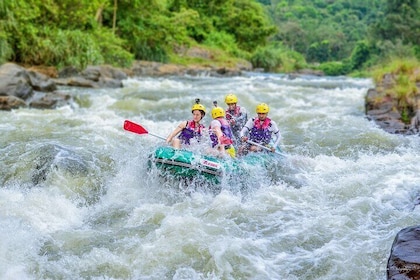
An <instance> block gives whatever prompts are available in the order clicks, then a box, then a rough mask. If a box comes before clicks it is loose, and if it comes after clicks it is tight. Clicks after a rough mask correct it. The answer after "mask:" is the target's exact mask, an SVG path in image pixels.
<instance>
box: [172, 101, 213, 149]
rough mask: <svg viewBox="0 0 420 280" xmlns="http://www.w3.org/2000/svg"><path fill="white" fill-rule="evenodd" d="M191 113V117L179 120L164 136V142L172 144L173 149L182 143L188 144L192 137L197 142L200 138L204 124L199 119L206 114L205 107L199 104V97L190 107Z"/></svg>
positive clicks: (178, 147) (179, 146)
mask: <svg viewBox="0 0 420 280" xmlns="http://www.w3.org/2000/svg"><path fill="white" fill-rule="evenodd" d="M191 113H192V115H193V119H192V120H189V121H183V122H181V123H180V124H179V125H178V126H177V127H176V128H175V130H174V131H172V133H171V134H169V136H168V137H167V138H166V143H168V144H172V147H174V148H175V149H180V148H181V145H182V144H183V145H190V144H191V140H193V139H194V140H196V141H197V142H200V140H201V135H202V132H203V131H204V130H205V126H204V125H203V124H201V123H200V121H201V120H202V119H203V117H204V116H205V115H206V108H205V107H204V106H203V105H202V104H200V99H198V98H197V99H196V100H195V104H194V105H193V106H192V108H191ZM175 136H177V137H175Z"/></svg>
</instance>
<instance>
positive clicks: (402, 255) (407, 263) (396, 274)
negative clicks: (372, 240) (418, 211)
mask: <svg viewBox="0 0 420 280" xmlns="http://www.w3.org/2000/svg"><path fill="white" fill-rule="evenodd" d="M387 279H388V280H414V279H416V280H418V279H420V226H412V227H408V228H404V229H402V230H401V231H400V232H399V233H398V234H397V236H396V237H395V240H394V243H393V244H392V248H391V255H390V256H389V259H388V266H387Z"/></svg>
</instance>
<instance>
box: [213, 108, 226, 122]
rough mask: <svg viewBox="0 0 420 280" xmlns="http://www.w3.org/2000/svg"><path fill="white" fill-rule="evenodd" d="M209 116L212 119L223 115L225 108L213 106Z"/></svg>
mask: <svg viewBox="0 0 420 280" xmlns="http://www.w3.org/2000/svg"><path fill="white" fill-rule="evenodd" d="M211 116H212V117H213V119H217V118H220V117H224V116H225V110H223V108H221V107H214V108H213V109H212V110H211Z"/></svg>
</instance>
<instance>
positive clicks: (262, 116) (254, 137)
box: [240, 103, 281, 154]
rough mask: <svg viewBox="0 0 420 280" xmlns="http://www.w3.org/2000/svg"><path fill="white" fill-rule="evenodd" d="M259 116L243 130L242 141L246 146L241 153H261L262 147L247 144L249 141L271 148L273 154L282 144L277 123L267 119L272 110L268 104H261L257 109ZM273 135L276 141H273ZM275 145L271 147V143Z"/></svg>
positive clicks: (249, 121) (252, 119)
mask: <svg viewBox="0 0 420 280" xmlns="http://www.w3.org/2000/svg"><path fill="white" fill-rule="evenodd" d="M255 111H256V113H257V116H256V117H254V118H251V119H249V120H248V121H247V123H246V124H245V126H244V127H243V128H242V130H241V134H240V136H241V140H242V142H245V145H244V146H242V147H241V149H240V152H241V153H243V154H246V153H247V152H248V151H252V152H257V151H261V150H262V149H261V147H258V146H256V145H252V144H249V143H247V141H248V140H251V141H252V142H255V143H258V144H260V145H264V146H266V147H269V148H270V150H271V151H272V152H275V151H276V147H277V146H278V144H279V143H280V140H281V135H280V130H279V128H278V126H277V124H276V122H275V121H273V120H271V119H270V118H268V117H267V115H268V112H269V111H270V108H269V107H268V105H267V104H265V103H261V104H258V105H257V107H256V110H255ZM273 135H274V136H275V137H276V139H275V140H274V139H273ZM272 140H273V141H274V144H273V145H271V146H270V142H271V141H272Z"/></svg>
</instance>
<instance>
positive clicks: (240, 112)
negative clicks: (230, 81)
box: [225, 93, 248, 146]
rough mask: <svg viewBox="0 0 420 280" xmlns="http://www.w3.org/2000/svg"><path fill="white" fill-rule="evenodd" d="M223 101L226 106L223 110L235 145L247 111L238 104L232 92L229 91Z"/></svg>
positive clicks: (245, 120)
mask: <svg viewBox="0 0 420 280" xmlns="http://www.w3.org/2000/svg"><path fill="white" fill-rule="evenodd" d="M225 103H226V105H227V106H228V107H227V109H226V110H225V112H226V119H227V120H228V121H229V124H230V127H231V128H232V132H233V137H234V144H235V146H237V145H238V144H239V142H240V141H239V140H240V133H241V129H242V128H243V127H244V125H245V123H246V122H247V120H248V113H247V111H246V109H245V107H241V106H239V105H238V97H237V96H236V95H235V94H233V93H229V94H227V95H226V96H225Z"/></svg>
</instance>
